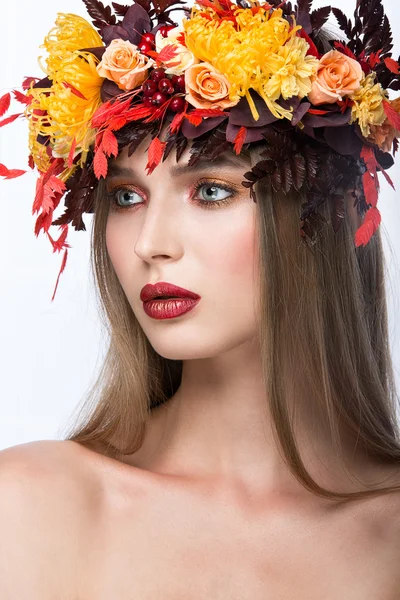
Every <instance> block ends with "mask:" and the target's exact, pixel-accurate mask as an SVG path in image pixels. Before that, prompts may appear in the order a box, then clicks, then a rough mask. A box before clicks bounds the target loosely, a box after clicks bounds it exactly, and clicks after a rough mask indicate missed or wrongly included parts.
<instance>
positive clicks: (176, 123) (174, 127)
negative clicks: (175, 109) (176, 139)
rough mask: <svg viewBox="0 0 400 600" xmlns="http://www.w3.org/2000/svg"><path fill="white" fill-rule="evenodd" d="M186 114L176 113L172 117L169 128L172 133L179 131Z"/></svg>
mask: <svg viewBox="0 0 400 600" xmlns="http://www.w3.org/2000/svg"><path fill="white" fill-rule="evenodd" d="M184 116H185V113H184V112H180V113H176V115H175V116H174V118H173V119H172V121H171V123H170V126H169V130H170V132H171V133H177V131H179V128H180V126H181V124H182V121H183V119H184Z"/></svg>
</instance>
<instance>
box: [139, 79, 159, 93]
mask: <svg viewBox="0 0 400 600" xmlns="http://www.w3.org/2000/svg"><path fill="white" fill-rule="evenodd" d="M161 91H162V90H161ZM142 92H143V95H144V96H152V95H153V94H155V93H156V92H158V87H157V83H156V82H155V81H153V80H152V79H146V81H145V82H144V83H143V85H142Z"/></svg>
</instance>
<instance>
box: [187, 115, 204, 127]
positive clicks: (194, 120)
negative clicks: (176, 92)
mask: <svg viewBox="0 0 400 600" xmlns="http://www.w3.org/2000/svg"><path fill="white" fill-rule="evenodd" d="M185 118H186V119H187V120H188V121H189V123H191V124H192V125H194V126H195V127H197V126H198V125H200V123H201V122H202V120H203V117H201V116H200V115H195V114H193V113H186V114H185Z"/></svg>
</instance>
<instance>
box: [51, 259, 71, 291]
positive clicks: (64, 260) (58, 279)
mask: <svg viewBox="0 0 400 600" xmlns="http://www.w3.org/2000/svg"><path fill="white" fill-rule="evenodd" d="M67 256H68V250H67V249H66V250H65V252H64V256H63V259H62V262H61V268H60V271H59V273H58V277H57V282H56V287H55V288H54V292H53V297H52V299H51V301H52V302H53V300H54V298H55V297H56V292H57V288H58V282H59V281H60V275H61V273H62V272H63V271H64V269H65V265H66V264H67Z"/></svg>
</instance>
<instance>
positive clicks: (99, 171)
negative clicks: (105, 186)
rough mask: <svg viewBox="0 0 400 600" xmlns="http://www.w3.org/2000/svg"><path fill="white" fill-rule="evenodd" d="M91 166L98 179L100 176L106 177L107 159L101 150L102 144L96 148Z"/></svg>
mask: <svg viewBox="0 0 400 600" xmlns="http://www.w3.org/2000/svg"><path fill="white" fill-rule="evenodd" d="M93 166H94V174H95V175H96V178H97V179H100V177H106V175H107V171H108V161H107V157H106V155H105V154H104V152H103V149H102V146H101V147H100V148H99V149H98V150H97V152H96V153H95V155H94V160H93Z"/></svg>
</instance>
